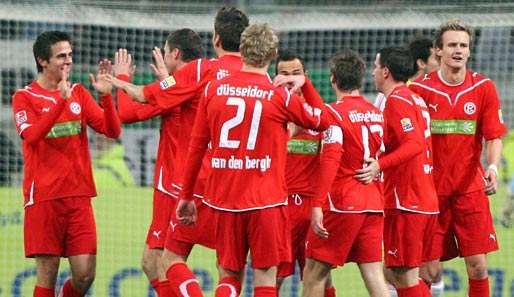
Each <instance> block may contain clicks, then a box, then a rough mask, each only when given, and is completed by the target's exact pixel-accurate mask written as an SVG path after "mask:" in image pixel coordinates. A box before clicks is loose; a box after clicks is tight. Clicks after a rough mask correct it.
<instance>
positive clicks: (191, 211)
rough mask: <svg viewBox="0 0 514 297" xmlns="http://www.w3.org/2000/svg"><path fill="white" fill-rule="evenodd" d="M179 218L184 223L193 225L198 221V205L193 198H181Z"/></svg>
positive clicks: (178, 208) (178, 209) (178, 206)
mask: <svg viewBox="0 0 514 297" xmlns="http://www.w3.org/2000/svg"><path fill="white" fill-rule="evenodd" d="M176 215H177V220H178V221H179V223H181V224H184V225H192V224H194V223H196V219H197V213H196V205H195V202H194V201H192V200H183V199H180V200H179V201H178V205H177V214H176Z"/></svg>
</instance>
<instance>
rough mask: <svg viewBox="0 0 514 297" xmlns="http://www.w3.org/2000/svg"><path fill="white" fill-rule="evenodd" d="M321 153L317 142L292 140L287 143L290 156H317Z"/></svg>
mask: <svg viewBox="0 0 514 297" xmlns="http://www.w3.org/2000/svg"><path fill="white" fill-rule="evenodd" d="M318 151H319V142H318V141H316V140H305V139H290V140H289V141H288V142H287V152H288V153H290V154H303V155H315V154H317V153H318Z"/></svg>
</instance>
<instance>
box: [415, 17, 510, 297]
mask: <svg viewBox="0 0 514 297" xmlns="http://www.w3.org/2000/svg"><path fill="white" fill-rule="evenodd" d="M472 41H473V31H472V29H471V28H470V27H468V26H467V25H465V24H464V23H462V22H461V21H459V20H451V21H448V22H447V23H444V24H442V25H441V27H440V28H439V30H438V31H437V32H436V35H435V50H436V55H437V57H438V58H439V60H440V65H441V68H440V70H439V71H436V72H432V73H430V74H428V75H425V76H424V77H422V78H420V79H418V80H417V81H415V82H413V83H412V84H411V85H410V88H411V89H412V90H413V91H414V92H416V93H418V94H419V95H421V96H422V97H423V99H425V101H426V103H427V104H428V107H429V112H430V116H431V118H432V141H433V147H434V180H435V184H436V187H437V188H436V189H437V194H438V197H439V208H440V210H441V214H440V215H439V224H440V227H441V230H440V232H438V234H437V236H436V240H437V241H439V243H440V245H439V246H440V247H441V249H442V256H441V260H443V261H446V260H450V259H452V258H455V257H457V256H461V257H464V261H465V263H466V268H467V273H468V278H469V293H468V294H469V296H470V297H478V296H480V297H484V296H489V294H490V293H489V282H488V274H487V258H486V254H487V253H489V252H492V251H495V250H497V249H498V242H497V238H496V232H495V230H494V226H493V220H492V216H491V210H490V208H489V199H488V197H487V195H493V194H495V193H496V190H497V188H498V182H497V177H498V169H497V168H498V165H499V162H500V157H501V151H502V141H501V137H502V136H503V135H505V133H506V131H507V130H506V128H505V126H504V124H503V119H502V114H501V108H500V100H499V98H498V94H497V91H496V86H495V84H494V83H493V81H491V80H490V79H489V78H487V77H485V76H484V75H482V74H479V73H477V72H474V71H471V70H469V69H467V67H466V64H467V62H468V59H469V56H470V54H471V50H470V49H471V45H472ZM483 140H485V143H486V159H487V164H488V167H487V168H486V170H484V169H483V168H482V164H481V162H480V155H481V153H482V141H483ZM439 273H440V271H439ZM436 274H437V273H436Z"/></svg>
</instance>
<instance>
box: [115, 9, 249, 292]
mask: <svg viewBox="0 0 514 297" xmlns="http://www.w3.org/2000/svg"><path fill="white" fill-rule="evenodd" d="M248 23H249V20H248V17H247V16H246V15H245V14H244V13H243V12H242V11H240V10H238V9H236V8H233V7H224V8H222V9H220V10H219V11H218V13H217V14H216V18H215V20H214V35H213V46H214V50H215V52H216V54H217V55H218V58H217V59H211V60H207V59H198V60H194V61H192V62H190V63H187V65H185V66H184V67H183V68H181V69H180V70H178V71H176V72H175V73H173V75H171V76H169V77H167V78H165V79H163V80H162V81H157V82H154V83H151V84H149V85H146V86H135V85H132V84H130V83H128V82H124V81H120V80H118V79H113V83H114V84H115V86H116V87H119V88H122V89H123V90H125V91H126V92H127V93H128V95H130V96H131V97H132V98H133V99H134V100H136V101H140V102H148V103H150V104H151V105H155V106H158V107H159V108H162V109H164V110H172V109H174V108H176V107H179V108H180V128H179V129H180V131H179V136H178V140H177V152H176V155H175V158H174V162H173V167H174V172H173V175H172V178H171V183H172V187H173V189H174V190H176V191H181V189H182V179H183V178H182V175H183V167H184V166H185V161H186V155H187V150H188V145H189V141H190V138H191V129H192V126H193V122H194V118H195V116H196V111H197V105H198V101H199V98H200V96H201V94H202V93H203V89H204V87H205V85H206V84H207V83H208V82H209V81H211V80H217V79H222V78H224V77H226V76H228V75H229V74H231V73H233V72H235V71H238V70H240V69H241V65H242V61H241V56H240V53H239V43H240V37H241V33H242V32H243V30H244V29H245V28H246V27H247V26H248ZM209 168H210V164H209V163H208V161H207V158H206V163H204V166H203V169H202V171H201V174H200V178H199V179H198V180H197V183H196V188H195V197H197V198H202V197H203V188H204V183H205V177H206V175H207V173H208V170H209ZM196 203H197V206H198V210H199V211H200V212H202V214H203V215H202V216H201V217H200V220H199V221H198V222H197V223H196V224H195V225H192V226H185V225H181V224H178V222H177V221H176V218H175V217H174V216H173V215H172V218H171V221H170V224H169V230H168V232H167V234H166V240H165V249H164V252H163V256H162V257H161V265H162V266H163V270H164V271H166V276H167V278H168V281H169V283H170V286H171V289H172V291H173V293H174V294H177V295H179V294H182V292H183V291H184V290H186V291H187V293H188V294H189V295H190V296H201V294H202V293H201V290H200V286H199V283H198V281H197V280H196V279H195V277H194V275H193V273H192V271H191V270H190V269H189V268H188V267H187V265H186V264H185V262H186V260H187V257H188V256H189V254H190V252H191V249H192V248H193V246H194V245H195V244H201V245H203V246H205V247H208V248H215V234H214V232H215V227H216V214H215V212H214V211H213V210H212V209H211V208H209V207H207V206H206V205H205V204H204V203H202V200H201V199H196ZM221 281H224V285H223V286H222V289H226V290H228V292H231V291H232V290H234V291H236V292H239V291H240V290H241V287H240V284H239V285H238V283H236V282H232V281H231V280H230V279H228V280H221Z"/></svg>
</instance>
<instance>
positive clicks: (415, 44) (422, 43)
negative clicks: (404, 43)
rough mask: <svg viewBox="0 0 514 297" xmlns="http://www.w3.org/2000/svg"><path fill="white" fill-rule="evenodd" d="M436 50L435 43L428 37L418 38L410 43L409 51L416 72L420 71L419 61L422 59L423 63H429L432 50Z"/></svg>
mask: <svg viewBox="0 0 514 297" xmlns="http://www.w3.org/2000/svg"><path fill="white" fill-rule="evenodd" d="M432 48H434V43H433V42H432V40H431V39H429V38H427V37H418V38H416V39H414V40H413V41H411V43H409V51H410V54H411V56H412V59H413V60H414V63H413V64H412V65H413V66H414V71H418V70H419V69H418V63H417V61H418V59H421V60H422V61H423V62H425V63H428V58H429V57H430V54H431V52H430V49H432Z"/></svg>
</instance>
